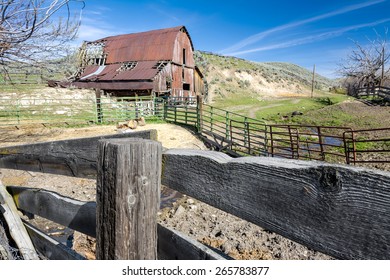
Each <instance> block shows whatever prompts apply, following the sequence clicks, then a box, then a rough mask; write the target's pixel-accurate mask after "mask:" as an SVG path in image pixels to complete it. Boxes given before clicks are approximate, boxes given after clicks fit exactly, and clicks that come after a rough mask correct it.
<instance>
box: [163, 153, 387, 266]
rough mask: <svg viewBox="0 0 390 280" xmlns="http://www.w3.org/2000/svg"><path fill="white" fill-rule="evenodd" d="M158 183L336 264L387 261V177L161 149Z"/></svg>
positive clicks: (319, 165) (307, 164)
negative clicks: (333, 260)
mask: <svg viewBox="0 0 390 280" xmlns="http://www.w3.org/2000/svg"><path fill="white" fill-rule="evenodd" d="M162 183H163V184H165V185H167V186H169V187H170V188H172V189H175V190H177V191H179V192H182V193H184V194H187V195H189V196H192V197H194V198H196V199H199V200H201V201H203V202H206V203H208V204H210V205H212V206H214V207H217V208H219V209H222V210H224V211H226V212H229V213H232V214H234V215H236V216H238V217H241V218H243V219H245V220H248V221H250V222H252V223H255V224H257V225H259V226H261V227H263V228H266V229H268V230H271V231H274V232H276V233H279V234H281V235H283V236H285V237H287V238H289V239H291V240H294V241H297V242H299V243H301V244H303V245H306V246H308V247H309V248H312V249H315V250H318V251H321V252H324V253H325V254H329V255H331V256H334V257H336V258H340V259H390V173H389V172H381V171H375V170H368V169H363V168H353V167H348V166H342V165H331V164H325V163H321V162H308V161H297V160H284V159H277V158H265V157H244V158H237V159H232V158H230V157H229V156H227V155H225V154H221V153H218V152H206V151H196V150H193V151H191V150H168V151H167V152H165V153H164V155H163V173H162Z"/></svg>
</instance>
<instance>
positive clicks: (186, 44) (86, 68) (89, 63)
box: [72, 26, 206, 97]
mask: <svg viewBox="0 0 390 280" xmlns="http://www.w3.org/2000/svg"><path fill="white" fill-rule="evenodd" d="M75 77H76V78H75V80H74V81H73V83H72V84H73V85H74V86H76V87H79V88H94V89H100V90H102V91H103V92H104V93H107V94H109V95H112V96H120V97H124V96H172V97H194V96H196V95H205V94H206V93H205V88H206V87H205V79H204V77H203V75H202V73H201V72H200V70H199V69H198V68H197V67H196V66H195V61H194V46H193V43H192V40H191V37H190V35H189V34H188V31H187V29H186V28H185V26H178V27H173V28H166V29H159V30H152V31H147V32H140V33H133V34H126V35H118V36H112V37H107V38H103V39H100V40H97V41H93V42H84V43H83V45H82V47H81V48H80V53H79V68H78V72H77V75H76V76H75Z"/></svg>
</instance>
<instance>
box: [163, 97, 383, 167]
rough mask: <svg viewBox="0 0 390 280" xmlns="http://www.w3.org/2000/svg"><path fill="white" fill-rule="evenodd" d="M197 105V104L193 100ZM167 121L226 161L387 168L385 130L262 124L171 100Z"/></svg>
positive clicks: (262, 122) (203, 106)
mask: <svg viewBox="0 0 390 280" xmlns="http://www.w3.org/2000/svg"><path fill="white" fill-rule="evenodd" d="M198 99H199V98H198ZM164 118H165V120H166V121H170V122H174V123H177V124H184V125H189V126H192V127H194V128H195V129H196V131H197V132H198V133H199V136H200V137H201V138H202V139H203V141H204V142H205V143H206V144H208V145H209V147H211V148H213V149H214V150H216V151H223V152H225V153H227V154H229V155H231V156H235V157H237V156H244V155H247V156H248V155H249V156H268V157H279V158H289V159H306V160H320V161H329V162H338V163H347V164H357V163H358V164H364V163H389V162H390V128H380V129H368V130H353V129H351V128H349V127H341V126H314V125H289V124H266V123H265V122H264V121H261V120H257V119H253V118H248V117H246V116H243V115H240V114H236V113H232V112H229V111H226V110H223V109H219V108H216V107H214V106H211V105H207V104H202V102H201V101H200V100H198V102H195V98H193V99H192V100H191V101H188V99H186V101H184V100H183V99H181V98H170V99H168V101H167V102H166V103H165V108H164Z"/></svg>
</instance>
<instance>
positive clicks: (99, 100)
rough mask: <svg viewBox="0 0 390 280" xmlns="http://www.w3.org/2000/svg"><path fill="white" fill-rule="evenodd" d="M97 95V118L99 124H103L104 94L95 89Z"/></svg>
mask: <svg viewBox="0 0 390 280" xmlns="http://www.w3.org/2000/svg"><path fill="white" fill-rule="evenodd" d="M95 95H96V116H97V123H102V122H103V111H102V92H101V90H100V89H98V88H97V89H95Z"/></svg>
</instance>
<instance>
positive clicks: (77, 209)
mask: <svg viewBox="0 0 390 280" xmlns="http://www.w3.org/2000/svg"><path fill="white" fill-rule="evenodd" d="M7 190H8V192H9V193H10V194H11V195H12V197H13V198H14V201H15V203H16V206H17V207H18V208H19V209H21V210H23V211H26V212H29V213H32V214H35V215H38V216H41V217H43V218H46V219H48V220H51V221H53V222H56V223H58V224H61V225H63V226H66V227H69V228H71V229H74V230H76V231H79V232H81V233H84V234H87V235H89V236H93V237H95V226H96V202H92V201H90V202H84V201H78V200H74V199H71V198H69V197H66V196H62V195H60V194H58V193H55V192H50V191H46V190H43V189H33V188H24V187H12V186H9V187H7Z"/></svg>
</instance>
